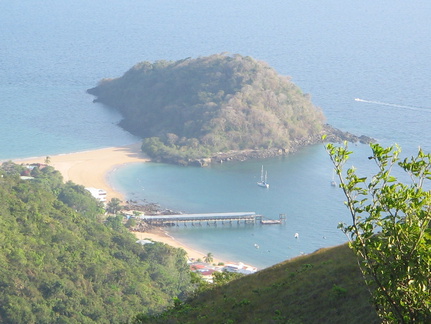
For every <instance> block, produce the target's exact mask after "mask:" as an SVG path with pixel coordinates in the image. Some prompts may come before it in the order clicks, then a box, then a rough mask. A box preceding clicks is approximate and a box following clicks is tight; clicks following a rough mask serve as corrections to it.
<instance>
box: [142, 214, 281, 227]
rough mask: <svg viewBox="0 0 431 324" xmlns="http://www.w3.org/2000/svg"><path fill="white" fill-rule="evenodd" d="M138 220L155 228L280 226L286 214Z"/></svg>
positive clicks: (163, 217)
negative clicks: (227, 225) (273, 216)
mask: <svg viewBox="0 0 431 324" xmlns="http://www.w3.org/2000/svg"><path fill="white" fill-rule="evenodd" d="M139 219H140V220H142V221H144V222H146V223H148V224H150V225H155V226H178V225H179V224H183V225H184V226H187V224H188V223H191V225H192V226H195V225H197V226H202V224H206V225H208V226H211V225H214V226H217V224H220V223H221V224H222V225H225V224H232V223H237V224H240V223H244V224H255V223H256V221H260V223H261V224H282V222H283V221H284V220H285V219H286V214H280V215H279V219H278V220H265V219H264V217H263V216H262V215H258V214H256V213H255V212H233V213H207V214H178V215H153V216H139Z"/></svg>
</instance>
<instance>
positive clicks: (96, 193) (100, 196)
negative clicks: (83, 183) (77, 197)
mask: <svg viewBox="0 0 431 324" xmlns="http://www.w3.org/2000/svg"><path fill="white" fill-rule="evenodd" d="M85 189H86V190H88V191H89V192H90V193H91V195H92V196H93V197H94V198H96V199H97V200H99V201H102V202H105V201H106V194H107V193H106V191H105V190H103V189H97V188H91V187H89V188H85Z"/></svg>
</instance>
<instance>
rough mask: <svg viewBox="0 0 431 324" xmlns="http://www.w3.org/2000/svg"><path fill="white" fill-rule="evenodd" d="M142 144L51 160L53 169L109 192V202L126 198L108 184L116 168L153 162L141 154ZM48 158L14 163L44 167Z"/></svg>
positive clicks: (52, 157) (56, 157) (69, 178)
mask: <svg viewBox="0 0 431 324" xmlns="http://www.w3.org/2000/svg"><path fill="white" fill-rule="evenodd" d="M140 147H141V143H135V144H131V145H127V146H120V147H108V148H103V149H98V150H92V151H84V152H77V153H69V154H59V155H52V156H49V159H50V165H51V166H53V167H54V168H55V169H56V170H58V171H60V172H61V174H62V175H63V178H64V181H65V182H66V181H68V180H71V181H73V182H75V183H77V184H80V185H83V186H85V187H94V188H98V189H103V190H106V191H107V192H108V195H107V199H108V200H110V199H112V198H114V197H115V198H119V199H121V200H124V195H123V194H122V193H120V192H118V191H115V190H114V189H113V188H112V187H111V186H110V185H109V183H108V181H107V179H106V178H107V175H108V174H109V172H111V171H113V170H114V169H115V168H116V167H118V166H121V165H125V164H128V163H139V162H141V163H143V162H147V161H149V160H150V159H149V158H148V157H147V156H145V155H144V153H142V151H141V149H140ZM45 159H46V156H43V157H37V158H28V159H20V160H15V161H14V162H15V163H45Z"/></svg>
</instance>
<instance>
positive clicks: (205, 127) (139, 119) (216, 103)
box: [88, 54, 344, 164]
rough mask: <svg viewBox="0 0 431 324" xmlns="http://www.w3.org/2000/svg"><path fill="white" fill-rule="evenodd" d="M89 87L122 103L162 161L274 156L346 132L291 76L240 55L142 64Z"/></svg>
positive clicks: (128, 124)
mask: <svg viewBox="0 0 431 324" xmlns="http://www.w3.org/2000/svg"><path fill="white" fill-rule="evenodd" d="M88 92H89V93H90V94H93V95H95V96H96V97H97V98H96V99H95V101H96V102H101V103H104V104H106V105H109V106H112V107H115V108H117V109H118V110H119V111H120V112H121V113H122V115H123V116H124V119H123V120H122V121H121V123H120V125H121V126H122V127H123V128H125V129H126V130H128V131H129V132H131V133H133V134H135V135H138V136H141V137H143V138H144V141H143V146H142V148H143V150H144V151H145V152H146V153H147V154H149V155H150V156H151V157H152V158H153V159H155V160H160V161H165V162H174V163H182V164H190V163H194V162H192V161H197V160H201V159H202V158H205V159H211V158H213V160H217V159H218V157H217V156H219V155H220V154H219V152H222V153H223V154H228V153H227V152H241V153H240V155H238V153H236V154H233V155H234V156H235V155H238V156H241V158H244V157H247V156H255V155H258V156H260V155H262V154H264V155H271V156H273V155H274V154H286V153H288V152H292V151H295V150H297V149H298V147H301V146H303V145H308V144H314V143H316V142H318V141H319V140H320V138H321V136H322V134H324V133H327V134H328V135H330V137H331V138H334V139H336V138H338V137H340V136H341V137H343V136H344V135H343V133H342V132H339V131H335V130H334V129H331V128H329V127H328V126H325V118H324V115H323V113H322V111H321V110H320V109H319V108H317V107H315V106H314V105H313V104H312V102H311V99H310V96H309V95H307V94H303V93H302V91H301V89H299V88H298V87H297V86H296V85H295V84H293V83H292V82H291V81H290V80H289V79H288V78H287V77H283V76H280V75H278V74H277V73H276V72H275V71H274V70H273V69H272V68H271V67H269V66H268V65H267V64H266V63H264V62H260V61H256V60H254V59H252V58H250V57H243V56H240V55H233V56H228V55H223V54H220V55H212V56H209V57H202V58H197V59H185V60H180V61H176V62H167V61H157V62H155V63H150V62H142V63H139V64H137V65H135V66H134V67H132V68H131V69H130V70H129V71H127V72H126V73H125V74H124V75H123V76H122V77H120V78H116V79H110V80H102V81H101V82H100V83H99V85H98V86H97V87H95V88H93V89H89V90H88ZM244 152H252V153H247V154H245V153H244ZM229 154H230V153H229ZM214 157H215V158H214Z"/></svg>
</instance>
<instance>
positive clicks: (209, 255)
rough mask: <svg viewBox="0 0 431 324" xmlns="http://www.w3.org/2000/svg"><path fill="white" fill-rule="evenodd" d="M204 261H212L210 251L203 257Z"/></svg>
mask: <svg viewBox="0 0 431 324" xmlns="http://www.w3.org/2000/svg"><path fill="white" fill-rule="evenodd" d="M204 261H205V262H206V263H211V262H213V261H214V258H213V254H212V253H211V252H208V253H207V255H206V256H205V257H204Z"/></svg>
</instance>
